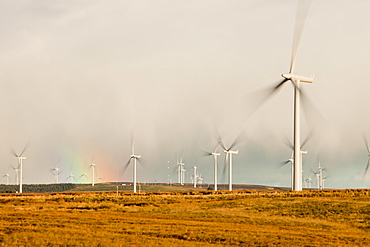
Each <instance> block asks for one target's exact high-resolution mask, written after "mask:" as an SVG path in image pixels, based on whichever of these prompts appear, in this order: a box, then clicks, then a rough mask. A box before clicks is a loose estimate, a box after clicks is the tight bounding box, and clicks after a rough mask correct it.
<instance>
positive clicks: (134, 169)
mask: <svg viewBox="0 0 370 247" xmlns="http://www.w3.org/2000/svg"><path fill="white" fill-rule="evenodd" d="M138 159H141V155H137V154H135V147H134V140H133V137H132V136H131V155H130V158H129V159H128V161H127V163H126V165H125V166H124V167H123V169H124V170H123V173H124V172H125V171H126V169H127V167H128V166H129V165H130V163H131V160H133V183H134V193H136V161H137V160H138Z"/></svg>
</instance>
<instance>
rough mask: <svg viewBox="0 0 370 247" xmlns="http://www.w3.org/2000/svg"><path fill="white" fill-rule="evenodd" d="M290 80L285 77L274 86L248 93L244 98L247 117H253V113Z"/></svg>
mask: <svg viewBox="0 0 370 247" xmlns="http://www.w3.org/2000/svg"><path fill="white" fill-rule="evenodd" d="M287 81H289V80H288V79H286V78H284V79H283V80H282V81H280V82H278V83H277V84H276V85H274V86H272V87H268V88H266V89H262V90H260V91H257V92H254V93H251V94H248V95H246V96H244V97H243V98H244V99H243V104H244V106H243V108H245V109H248V110H247V111H246V112H247V113H246V114H245V115H246V119H248V118H249V117H251V116H252V115H253V113H255V112H256V111H257V110H258V109H259V108H260V107H261V106H262V105H263V104H265V103H266V102H267V101H268V100H269V99H270V98H271V97H272V96H274V95H275V94H276V93H277V92H278V91H279V90H280V89H281V87H282V86H283V85H284V84H285V82H287Z"/></svg>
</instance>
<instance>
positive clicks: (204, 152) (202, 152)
mask: <svg viewBox="0 0 370 247" xmlns="http://www.w3.org/2000/svg"><path fill="white" fill-rule="evenodd" d="M211 155H212V153H210V152H207V151H205V150H201V155H200V156H201V157H205V156H211Z"/></svg>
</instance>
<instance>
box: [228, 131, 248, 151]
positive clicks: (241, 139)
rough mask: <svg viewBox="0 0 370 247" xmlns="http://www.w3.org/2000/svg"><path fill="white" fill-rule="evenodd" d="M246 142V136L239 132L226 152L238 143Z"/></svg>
mask: <svg viewBox="0 0 370 247" xmlns="http://www.w3.org/2000/svg"><path fill="white" fill-rule="evenodd" d="M245 140H246V136H245V133H244V131H242V132H240V134H239V135H238V136H237V137H236V138H235V140H234V142H233V143H232V144H231V146H230V147H229V149H228V150H231V149H232V148H233V147H235V146H236V145H238V144H239V143H241V142H243V141H245Z"/></svg>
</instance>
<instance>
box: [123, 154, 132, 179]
mask: <svg viewBox="0 0 370 247" xmlns="http://www.w3.org/2000/svg"><path fill="white" fill-rule="evenodd" d="M131 160H132V158H129V159H128V161H127V163H126V164H125V165H124V166H123V168H122V169H121V172H120V176H122V175H123V174H124V173H125V172H126V170H127V168H128V166H129V165H130V162H131Z"/></svg>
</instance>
